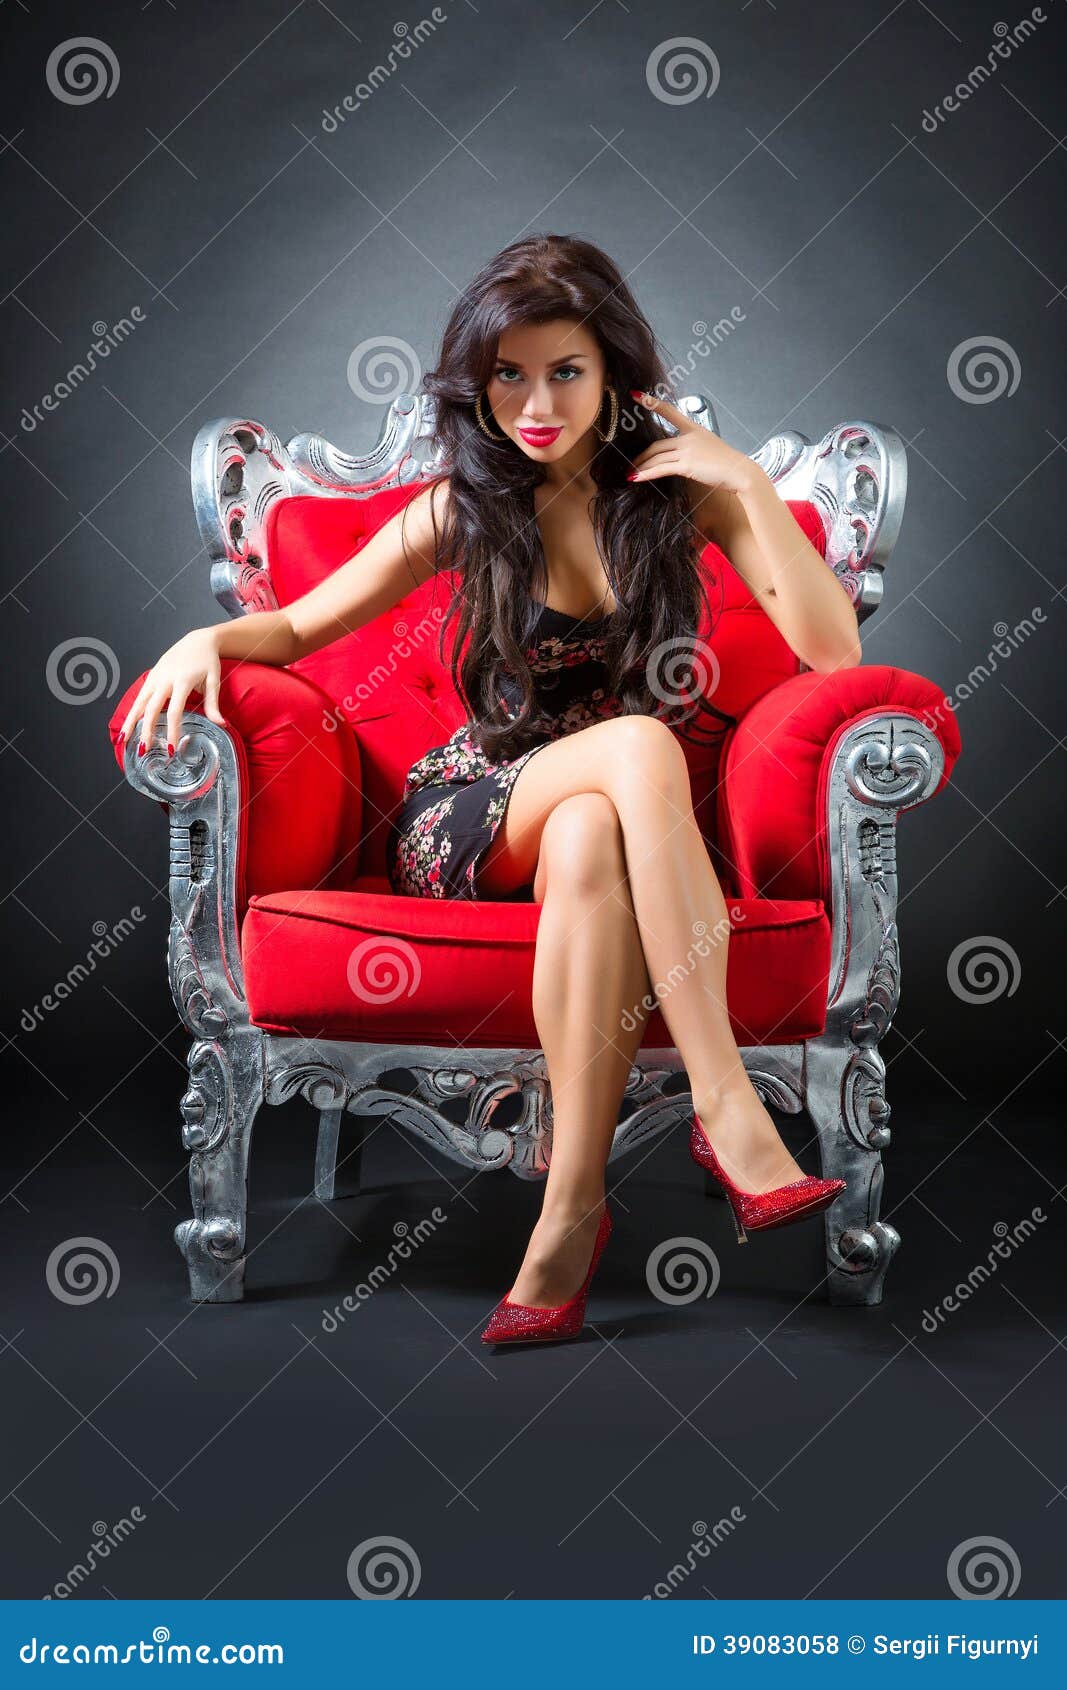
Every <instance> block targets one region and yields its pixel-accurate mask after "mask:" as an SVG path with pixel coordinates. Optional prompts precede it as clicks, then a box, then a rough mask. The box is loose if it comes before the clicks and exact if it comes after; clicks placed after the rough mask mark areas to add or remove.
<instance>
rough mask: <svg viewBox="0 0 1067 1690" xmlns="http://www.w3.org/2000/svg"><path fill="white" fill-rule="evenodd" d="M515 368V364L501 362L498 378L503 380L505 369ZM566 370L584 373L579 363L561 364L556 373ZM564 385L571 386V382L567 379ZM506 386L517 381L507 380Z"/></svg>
mask: <svg viewBox="0 0 1067 1690" xmlns="http://www.w3.org/2000/svg"><path fill="white" fill-rule="evenodd" d="M514 368H515V366H514V364H501V366H500V368H499V369H498V370H497V372H496V374H497V379H498V380H503V375H504V371H505V370H513V369H514ZM564 370H573V371H574V373H575V375H576V376H580V375H581V373H582V372H581V370H580V369H579V368H578V366H577V364H561V365H560V366H559V369H558V370H557V371H556V374H557V375H562V374H563V371H564ZM563 385H564V387H569V386H570V382H568V381H565V382H564V383H563ZM504 386H505V387H514V386H515V383H514V382H513V381H505V382H504Z"/></svg>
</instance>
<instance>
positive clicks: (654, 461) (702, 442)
mask: <svg viewBox="0 0 1067 1690" xmlns="http://www.w3.org/2000/svg"><path fill="white" fill-rule="evenodd" d="M631 392H632V394H633V397H634V398H635V399H637V400H638V401H639V402H640V403H641V404H642V405H643V406H644V407H645V410H646V411H655V413H656V415H657V416H659V417H664V418H666V420H667V422H669V423H671V424H673V426H674V427H675V428H676V429H677V430H678V433H677V434H675V435H669V436H665V437H664V438H663V439H662V440H657V441H655V442H654V444H653V445H651V446H646V448H645V450H644V451H643V452H641V453H639V454H638V456H637V457H636V458H635V459H634V461H633V473H632V474H630V475H628V476H627V478H626V479H627V481H653V480H655V479H656V478H657V477H658V476H661V475H684V476H687V477H688V478H689V479H690V480H692V481H697V482H699V483H700V484H701V486H704V487H721V488H723V489H725V491H726V492H728V493H743V492H746V491H747V490H748V488H750V487H751V486H752V484H753V483H754V481H755V480H756V479H757V478H758V477H759V476H760V475H761V474H762V473H763V472H762V471H761V469H760V467H759V465H758V464H756V463H753V461H752V459H751V458H749V457H746V456H745V454H744V452H738V451H737V450H736V448H735V447H733V446H728V445H727V444H726V441H725V440H720V439H719V436H718V435H717V434H712V433H711V432H710V431H709V430H708V429H706V428H703V427H702V426H701V424H700V423H698V422H694V421H693V418H692V417H689V416H686V413H685V412H684V411H680V410H679V409H678V406H677V405H672V404H670V403H669V401H668V400H666V399H656V398H655V397H654V396H653V395H652V394H651V393H638V392H637V391H636V389H631Z"/></svg>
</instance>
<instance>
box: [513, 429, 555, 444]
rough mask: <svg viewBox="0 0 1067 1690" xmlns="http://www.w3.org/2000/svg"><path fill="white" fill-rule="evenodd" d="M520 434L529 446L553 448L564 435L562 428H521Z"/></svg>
mask: <svg viewBox="0 0 1067 1690" xmlns="http://www.w3.org/2000/svg"><path fill="white" fill-rule="evenodd" d="M518 432H519V434H520V435H521V436H522V438H523V439H524V440H525V442H526V444H527V446H551V444H552V442H553V441H554V440H556V439H558V438H559V436H560V435H561V434H562V433H563V430H562V429H561V428H520V429H519V431H518Z"/></svg>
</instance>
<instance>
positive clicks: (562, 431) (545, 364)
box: [483, 317, 608, 463]
mask: <svg viewBox="0 0 1067 1690" xmlns="http://www.w3.org/2000/svg"><path fill="white" fill-rule="evenodd" d="M605 384H606V370H605V365H604V355H603V353H602V352H601V350H600V345H599V342H598V341H597V338H596V336H595V335H594V334H593V332H592V330H591V329H590V328H589V327H588V326H587V325H586V324H585V323H581V322H579V320H578V319H577V318H575V317H556V318H553V319H552V321H551V322H549V323H531V324H526V325H523V326H521V327H518V328H510V329H505V331H504V333H503V334H502V335H501V336H500V339H499V341H498V343H497V357H496V364H495V366H494V370H493V374H492V376H491V377H490V380H489V386H488V388H487V390H486V398H487V401H488V409H489V410H490V411H491V412H492V417H493V419H495V424H496V427H497V428H502V429H504V430H505V432H506V433H507V435H508V437H509V438H510V439H511V440H513V441H514V442H515V444H516V446H518V448H519V450H520V451H522V452H525V454H526V456H527V457H528V458H533V459H534V460H535V461H536V462H538V463H555V462H557V461H558V460H559V459H561V458H565V457H566V456H567V454H568V452H571V451H573V449H574V447H575V446H576V445H577V443H578V441H579V440H581V438H582V436H583V435H584V434H587V433H588V431H589V430H590V429H591V428H592V426H593V423H594V422H595V421H596V419H597V416H598V415H599V414H601V411H602V408H603V416H604V418H605V419H606V418H607V415H608V412H607V407H606V406H605V404H604V389H605ZM484 408H486V407H485V405H484V403H483V409H484ZM490 426H492V422H491V423H490ZM602 426H603V424H602Z"/></svg>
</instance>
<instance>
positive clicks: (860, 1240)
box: [827, 1194, 900, 1308]
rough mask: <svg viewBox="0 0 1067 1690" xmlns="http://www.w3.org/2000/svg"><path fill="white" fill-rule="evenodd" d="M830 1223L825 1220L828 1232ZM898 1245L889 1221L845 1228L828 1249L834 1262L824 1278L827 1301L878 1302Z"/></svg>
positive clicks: (848, 1303)
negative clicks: (825, 1278)
mask: <svg viewBox="0 0 1067 1690" xmlns="http://www.w3.org/2000/svg"><path fill="white" fill-rule="evenodd" d="M842 1195H844V1194H842ZM830 1213H832V1211H829V1210H828V1211H827V1214H828V1216H829V1214H830ZM830 1224H831V1223H830V1221H829V1219H828V1220H827V1230H828V1232H829V1227H830ZM899 1248H900V1234H899V1232H898V1231H897V1229H896V1227H895V1226H890V1225H889V1222H888V1221H874V1222H873V1223H872V1224H871V1225H870V1226H867V1227H848V1228H846V1230H845V1231H844V1232H842V1233H841V1235H840V1237H839V1238H838V1239H837V1240H836V1246H835V1245H834V1244H832V1243H831V1246H830V1250H829V1259H830V1260H831V1261H832V1262H833V1263H834V1265H833V1266H832V1267H831V1269H830V1274H829V1277H828V1279H827V1291H828V1296H829V1301H830V1302H831V1303H832V1304H834V1305H835V1306H836V1307H839V1308H844V1307H852V1308H860V1307H864V1308H873V1307H874V1306H875V1305H876V1304H877V1303H880V1302H881V1300H882V1292H883V1289H884V1286H885V1276H886V1269H887V1268H888V1267H889V1264H890V1262H891V1261H892V1259H893V1257H894V1255H895V1254H896V1252H897V1250H898V1249H899Z"/></svg>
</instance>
